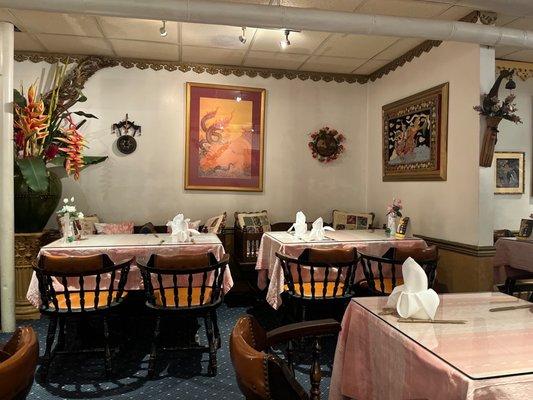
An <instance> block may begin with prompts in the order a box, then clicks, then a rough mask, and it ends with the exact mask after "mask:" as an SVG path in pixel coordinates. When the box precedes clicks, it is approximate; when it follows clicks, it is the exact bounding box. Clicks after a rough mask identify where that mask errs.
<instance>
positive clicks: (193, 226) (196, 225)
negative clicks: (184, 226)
mask: <svg viewBox="0 0 533 400" xmlns="http://www.w3.org/2000/svg"><path fill="white" fill-rule="evenodd" d="M201 223H202V221H201V220H199V219H198V220H196V221H189V223H188V228H189V229H194V230H199V229H200V224H201Z"/></svg>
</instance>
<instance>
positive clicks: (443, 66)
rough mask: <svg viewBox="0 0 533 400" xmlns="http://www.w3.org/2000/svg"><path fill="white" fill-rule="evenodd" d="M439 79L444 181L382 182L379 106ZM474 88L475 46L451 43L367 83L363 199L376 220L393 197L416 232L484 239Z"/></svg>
mask: <svg viewBox="0 0 533 400" xmlns="http://www.w3.org/2000/svg"><path fill="white" fill-rule="evenodd" d="M444 82H449V83H450V89H449V113H448V115H449V118H448V179H447V181H432V182H382V176H381V174H382V156H381V146H382V119H381V118H382V117H381V116H382V110H381V108H382V106H383V105H385V104H388V103H390V102H393V101H395V100H398V99H401V98H404V97H406V96H409V95H412V94H415V93H417V92H420V91H422V90H425V89H429V88H431V87H433V86H436V85H439V84H441V83H444ZM479 93H480V47H479V46H477V45H472V44H464V43H452V42H447V43H443V44H441V46H439V47H437V48H434V49H432V50H431V51H430V52H429V53H426V54H424V55H422V56H421V57H420V58H416V59H414V60H413V61H412V62H410V63H409V64H406V65H404V66H403V67H401V68H398V69H397V70H396V71H394V72H392V73H390V74H388V75H386V76H385V77H383V78H381V79H379V80H377V81H376V82H374V83H372V84H370V85H369V87H368V134H369V138H368V200H367V201H368V204H369V205H371V206H372V207H371V208H372V209H373V210H374V211H375V212H376V214H377V215H378V217H379V220H380V222H384V220H385V217H384V214H385V209H386V206H387V204H390V202H391V201H392V198H393V197H397V198H400V199H402V201H403V204H404V211H405V215H408V216H410V217H411V221H412V224H413V226H412V228H413V231H414V232H415V233H418V234H422V235H426V236H430V237H435V238H442V239H446V240H451V241H455V242H461V243H469V244H476V245H477V244H483V243H480V240H479V238H480V234H479V232H478V228H479V222H480V217H479V209H480V206H479V191H480V179H479V175H480V171H479V167H478V159H479V132H480V119H479V117H478V115H477V113H476V112H475V111H474V110H473V109H472V107H473V106H474V105H476V104H477V103H478V102H479ZM487 229H488V230H490V231H491V230H492V227H491V226H487ZM485 236H486V235H485Z"/></svg>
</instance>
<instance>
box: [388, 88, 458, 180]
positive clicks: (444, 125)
mask: <svg viewBox="0 0 533 400" xmlns="http://www.w3.org/2000/svg"><path fill="white" fill-rule="evenodd" d="M435 94H440V95H441V102H440V124H439V125H440V137H439V138H438V139H439V143H437V146H438V147H437V148H438V151H439V153H438V155H439V167H438V169H436V170H433V171H413V172H405V171H400V172H394V171H392V172H391V171H386V161H385V160H386V153H385V152H386V151H387V148H386V146H387V145H388V143H386V141H387V140H388V138H387V137H386V132H385V124H386V123H387V122H388V120H386V115H387V113H388V112H390V111H391V110H394V109H398V108H404V107H407V106H409V105H412V104H416V103H418V102H420V101H422V100H423V99H424V98H426V97H428V96H431V95H435ZM448 94H449V83H448V82H446V83H443V84H441V85H438V86H435V87H432V88H431V89H427V90H424V91H422V92H419V93H416V94H414V95H412V96H409V97H406V98H404V99H401V100H397V101H395V102H393V103H390V104H386V105H384V106H383V107H382V124H383V125H382V137H381V145H382V178H383V181H384V182H388V181H445V180H446V179H447V169H448V168H447V158H448V150H447V149H448V98H449V95H448Z"/></svg>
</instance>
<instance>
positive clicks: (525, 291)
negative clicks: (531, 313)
mask: <svg viewBox="0 0 533 400" xmlns="http://www.w3.org/2000/svg"><path fill="white" fill-rule="evenodd" d="M500 290H501V291H502V292H503V293H506V294H508V295H511V296H515V297H518V298H521V299H524V300H527V301H530V302H533V273H526V274H521V275H517V276H513V277H508V278H507V279H506V280H505V284H504V285H503V287H502V288H500Z"/></svg>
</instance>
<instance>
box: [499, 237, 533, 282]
mask: <svg viewBox="0 0 533 400" xmlns="http://www.w3.org/2000/svg"><path fill="white" fill-rule="evenodd" d="M495 248H496V252H495V254H494V259H493V267H494V284H495V285H499V284H503V283H505V280H506V279H507V278H508V277H511V278H512V277H515V276H522V275H524V274H533V240H531V239H521V238H516V237H502V238H499V239H498V241H497V242H496V244H495Z"/></svg>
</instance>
